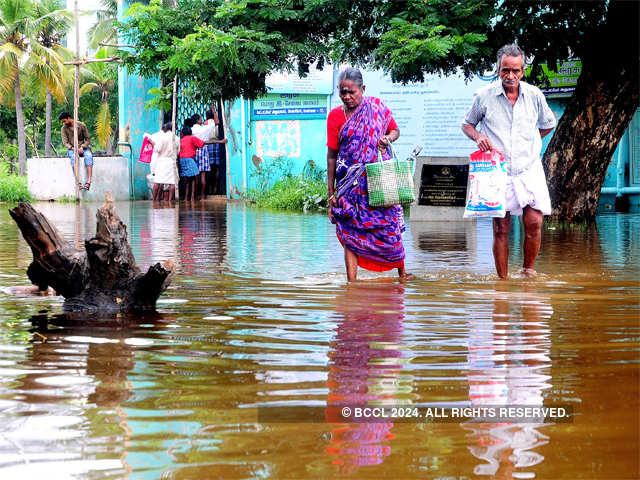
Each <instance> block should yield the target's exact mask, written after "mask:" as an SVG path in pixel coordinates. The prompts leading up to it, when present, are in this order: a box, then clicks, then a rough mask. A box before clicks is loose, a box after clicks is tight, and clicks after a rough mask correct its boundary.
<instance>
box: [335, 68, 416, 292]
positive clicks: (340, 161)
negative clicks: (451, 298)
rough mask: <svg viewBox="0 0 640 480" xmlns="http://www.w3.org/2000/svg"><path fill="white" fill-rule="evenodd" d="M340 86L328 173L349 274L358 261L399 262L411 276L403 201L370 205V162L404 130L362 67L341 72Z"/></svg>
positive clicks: (377, 265)
mask: <svg viewBox="0 0 640 480" xmlns="http://www.w3.org/2000/svg"><path fill="white" fill-rule="evenodd" d="M338 90H339V92H340V99H341V100H342V103H343V105H342V106H340V107H337V108H334V109H333V110H331V112H330V113H329V117H328V119H327V177H328V194H329V219H330V220H331V223H335V225H336V234H337V236H338V240H340V243H341V244H342V246H343V247H344V263H345V266H346V269H347V280H348V281H353V280H355V279H356V277H357V272H358V266H360V267H362V268H365V269H367V270H373V271H376V272H383V271H386V270H392V269H394V268H397V269H398V275H399V276H400V278H408V277H409V275H408V274H407V272H406V270H405V268H404V246H403V245H402V233H404V231H405V225H404V215H403V210H402V207H401V206H400V205H395V206H392V207H380V208H374V207H370V206H369V198H368V195H367V178H366V172H365V171H364V166H365V164H367V163H371V162H376V161H377V160H378V150H381V151H382V156H383V159H385V160H386V159H388V158H389V153H388V152H387V150H388V148H387V147H388V144H389V142H393V141H395V140H397V139H398V137H399V136H400V130H399V129H398V126H397V125H396V122H395V120H394V119H393V116H392V115H391V110H389V109H388V108H387V107H386V106H385V105H384V104H383V103H382V102H381V101H380V99H378V98H374V97H365V96H364V90H365V86H364V85H363V82H362V74H361V73H360V71H359V70H358V69H356V68H346V69H344V70H343V71H342V72H340V75H339V76H338Z"/></svg>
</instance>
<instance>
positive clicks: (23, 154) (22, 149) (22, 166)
mask: <svg viewBox="0 0 640 480" xmlns="http://www.w3.org/2000/svg"><path fill="white" fill-rule="evenodd" d="M13 89H14V95H15V102H16V124H17V127H18V172H19V173H20V175H25V174H26V173H27V139H26V137H25V132H24V113H23V111H22V94H21V93H20V71H19V70H16V76H15V78H14V79H13Z"/></svg>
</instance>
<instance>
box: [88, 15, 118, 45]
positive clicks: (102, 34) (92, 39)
mask: <svg viewBox="0 0 640 480" xmlns="http://www.w3.org/2000/svg"><path fill="white" fill-rule="evenodd" d="M116 24H117V19H116V18H108V19H105V20H103V21H101V22H98V23H96V24H95V25H94V26H93V27H91V29H89V32H88V35H89V47H91V48H98V46H99V43H100V42H105V43H114V42H115V41H116V40H117V39H118V31H117V30H116Z"/></svg>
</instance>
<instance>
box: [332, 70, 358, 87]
mask: <svg viewBox="0 0 640 480" xmlns="http://www.w3.org/2000/svg"><path fill="white" fill-rule="evenodd" d="M344 80H351V81H352V82H353V83H355V84H356V85H357V86H359V87H360V88H362V85H364V82H363V80H362V73H360V70H358V69H357V68H353V67H347V68H345V69H344V70H342V71H341V72H340V74H339V75H338V85H340V84H341V83H342V82H343V81H344Z"/></svg>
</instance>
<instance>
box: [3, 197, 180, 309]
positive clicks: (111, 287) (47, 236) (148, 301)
mask: <svg viewBox="0 0 640 480" xmlns="http://www.w3.org/2000/svg"><path fill="white" fill-rule="evenodd" d="M109 197H110V195H107V201H106V203H105V204H104V205H103V206H102V207H100V208H99V209H98V214H97V220H98V223H97V227H96V236H95V237H93V238H92V239H90V240H87V241H85V250H84V251H82V250H76V249H75V248H74V247H73V246H72V245H71V244H70V243H69V242H67V241H66V240H65V239H64V238H63V237H62V235H60V233H59V232H58V231H57V230H56V228H55V227H54V226H53V225H51V224H50V223H49V221H48V220H47V219H46V218H45V217H44V216H43V215H42V214H41V213H40V212H38V211H37V210H35V209H34V208H33V207H32V206H31V205H29V204H28V203H21V204H19V205H18V206H17V207H16V208H14V209H12V210H10V211H9V213H10V214H11V216H12V217H13V219H14V220H15V221H16V223H17V224H18V227H19V228H20V231H21V232H22V235H23V236H24V238H25V240H26V241H27V243H28V244H29V246H30V247H31V251H32V253H33V262H32V263H31V265H30V266H29V268H28V269H27V275H28V277H29V279H30V280H31V282H32V283H33V284H34V285H37V286H38V288H40V289H41V290H45V289H46V288H47V287H49V286H51V287H52V288H53V289H54V290H56V292H57V293H58V294H59V295H62V296H64V297H65V303H64V310H65V311H68V312H69V311H92V312H96V311H98V312H99V311H103V312H114V311H116V312H128V311H139V310H153V309H154V308H155V305H156V301H157V300H158V297H159V296H160V294H161V293H162V292H163V291H164V290H165V289H166V288H167V286H168V285H169V283H171V278H172V277H173V273H174V264H173V262H172V261H171V260H169V261H167V262H165V264H164V265H161V264H159V263H156V264H155V265H153V266H151V267H149V270H148V271H147V273H144V274H142V273H140V269H139V268H138V267H137V265H136V261H135V258H134V257H133V253H132V252H131V247H130V246H129V243H128V242H127V227H126V226H125V225H124V224H123V223H122V221H121V220H120V218H118V216H117V215H116V212H115V207H114V205H113V200H112V198H109Z"/></svg>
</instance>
